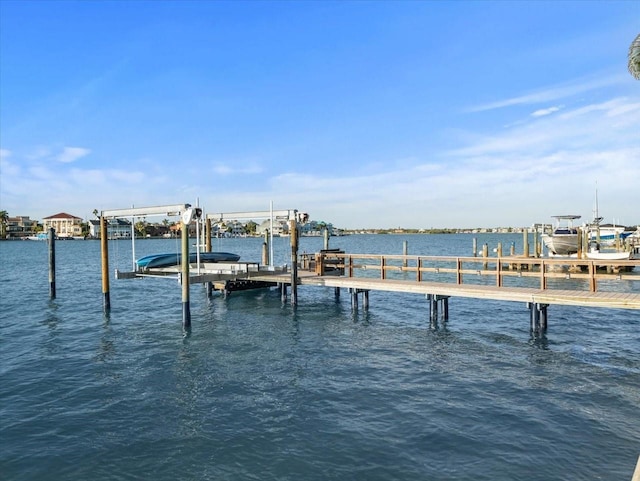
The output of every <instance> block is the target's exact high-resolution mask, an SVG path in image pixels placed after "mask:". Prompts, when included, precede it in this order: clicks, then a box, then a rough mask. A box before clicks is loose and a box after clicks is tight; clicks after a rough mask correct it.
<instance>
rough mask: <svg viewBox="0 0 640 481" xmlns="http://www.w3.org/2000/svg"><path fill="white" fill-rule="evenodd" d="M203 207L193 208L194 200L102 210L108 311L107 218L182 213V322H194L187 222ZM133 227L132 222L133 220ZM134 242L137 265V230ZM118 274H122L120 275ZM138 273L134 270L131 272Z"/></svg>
mask: <svg viewBox="0 0 640 481" xmlns="http://www.w3.org/2000/svg"><path fill="white" fill-rule="evenodd" d="M201 214H202V210H201V209H199V208H192V207H191V204H174V205H161V206H155V207H132V208H130V209H111V210H103V211H102V212H101V213H100V247H101V254H102V297H103V308H104V312H105V314H108V313H109V311H110V310H111V299H110V294H109V247H108V242H107V241H108V233H107V219H120V218H134V217H140V216H148V215H169V216H177V215H179V216H180V220H181V222H182V225H183V227H182V229H181V232H182V278H181V280H182V325H183V326H184V327H189V326H190V325H191V311H190V307H189V232H188V226H189V224H190V223H191V221H192V220H193V219H194V218H197V217H199V216H200V215H201ZM131 228H132V229H133V228H134V226H133V222H132V223H131ZM131 241H132V243H134V244H133V246H134V247H133V249H132V250H133V262H134V266H135V233H134V232H133V231H132V233H131ZM118 277H119V276H118ZM126 277H136V276H135V273H133V275H131V276H126Z"/></svg>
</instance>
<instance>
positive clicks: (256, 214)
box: [100, 203, 309, 328]
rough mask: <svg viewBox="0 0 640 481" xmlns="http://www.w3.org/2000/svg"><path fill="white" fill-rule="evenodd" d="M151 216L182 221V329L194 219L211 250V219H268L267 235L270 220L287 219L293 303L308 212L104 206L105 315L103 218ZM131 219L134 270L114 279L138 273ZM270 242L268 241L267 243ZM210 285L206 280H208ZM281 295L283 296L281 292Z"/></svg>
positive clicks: (105, 252) (104, 249)
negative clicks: (300, 233)
mask: <svg viewBox="0 0 640 481" xmlns="http://www.w3.org/2000/svg"><path fill="white" fill-rule="evenodd" d="M151 215H165V216H180V221H181V223H182V229H181V239H182V249H181V251H182V253H181V269H180V272H179V276H178V279H179V281H180V283H181V285H182V325H183V327H184V328H189V327H190V326H191V311H190V298H189V284H190V277H189V231H188V226H189V224H190V223H191V222H192V221H193V220H194V219H195V220H201V219H203V218H204V219H205V220H206V226H205V232H204V233H205V237H206V248H207V250H208V251H211V221H212V220H216V221H221V220H225V219H234V220H236V219H260V218H263V219H264V218H270V219H271V229H270V232H271V235H273V219H274V218H275V219H281V220H288V221H289V232H290V239H291V304H292V305H296V304H297V283H298V272H297V265H298V226H297V223H298V222H306V221H307V219H308V217H309V216H308V214H306V213H299V212H298V211H297V210H296V209H286V210H276V211H274V210H273V203H272V204H271V209H270V210H268V211H247V212H228V213H216V214H207V215H206V216H203V211H202V209H200V208H199V207H192V206H191V204H186V203H185V204H172V205H161V206H154V207H131V208H128V209H108V210H103V211H102V212H101V213H100V239H101V242H100V245H101V254H102V294H103V308H104V312H105V314H108V313H109V312H110V310H111V300H110V293H109V249H108V242H107V240H108V232H107V219H118V218H134V217H141V216H151ZM198 227H199V222H198V223H196V235H197V239H198V242H197V244H198V254H199V252H200V248H201V243H200V234H199V231H198ZM133 228H134V226H133V222H132V235H131V238H132V243H133V247H132V252H133V262H134V272H131V273H120V272H117V273H116V278H118V279H125V278H133V277H138V273H137V272H135V232H134V231H133ZM270 244H271V245H273V243H272V242H270ZM197 258H198V260H197V265H198V266H199V265H200V260H199V255H198V256H197ZM269 267H270V268H271V269H273V250H271V259H270V262H269ZM209 285H210V283H209ZM283 297H284V295H283Z"/></svg>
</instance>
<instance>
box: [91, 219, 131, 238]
mask: <svg viewBox="0 0 640 481" xmlns="http://www.w3.org/2000/svg"><path fill="white" fill-rule="evenodd" d="M89 236H90V237H93V238H95V239H99V238H100V221H99V220H96V219H91V220H89ZM107 239H131V222H129V221H127V220H125V219H108V220H107Z"/></svg>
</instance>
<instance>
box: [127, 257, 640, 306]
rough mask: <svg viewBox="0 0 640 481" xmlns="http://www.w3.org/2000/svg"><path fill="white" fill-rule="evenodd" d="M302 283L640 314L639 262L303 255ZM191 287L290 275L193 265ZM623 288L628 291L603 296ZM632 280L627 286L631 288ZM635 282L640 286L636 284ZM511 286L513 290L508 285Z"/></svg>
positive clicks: (246, 285) (172, 271)
mask: <svg viewBox="0 0 640 481" xmlns="http://www.w3.org/2000/svg"><path fill="white" fill-rule="evenodd" d="M298 267H299V269H298V271H297V276H296V277H297V285H300V286H321V287H331V288H341V289H350V290H356V291H360V292H362V291H386V292H405V293H413V294H421V295H424V296H438V297H466V298H474V299H488V300H496V301H515V302H524V303H532V304H537V305H552V304H555V305H571V306H585V307H604V308H615V309H640V289H636V288H635V286H636V285H637V286H639V287H640V260H629V261H616V263H615V265H612V264H611V263H610V262H609V263H607V262H606V261H594V260H578V259H575V260H574V259H571V260H558V259H548V258H524V257H502V258H484V257H446V256H402V255H371V254H347V253H341V252H334V253H328V254H327V253H317V254H312V255H306V257H305V256H303V257H302V259H301V262H300V264H299V266H298ZM632 268H633V269H634V270H635V269H637V271H636V272H633V271H632V270H630V269H632ZM179 271H180V268H179V267H178V266H176V267H173V268H165V269H150V270H149V272H147V273H122V274H120V277H121V278H123V277H133V276H167V275H169V276H177V275H179ZM190 272H191V275H190V283H194V284H195V283H206V282H210V283H213V284H214V286H215V288H216V289H218V290H222V291H229V292H230V291H234V290H245V289H251V288H260V287H268V286H274V285H284V286H291V283H292V275H291V272H289V271H286V270H283V269H282V268H268V267H267V266H260V265H259V264H258V263H234V264H201V266H200V269H198V267H197V266H196V265H192V266H191V270H190ZM604 282H609V283H619V282H625V283H627V285H632V286H633V287H632V289H631V291H630V292H620V291H618V290H615V291H614V290H611V289H608V290H602V289H598V286H599V285H600V284H602V283H604ZM629 282H630V284H629ZM636 283H638V284H636ZM507 284H511V285H507Z"/></svg>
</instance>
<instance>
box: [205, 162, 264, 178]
mask: <svg viewBox="0 0 640 481" xmlns="http://www.w3.org/2000/svg"><path fill="white" fill-rule="evenodd" d="M212 171H213V173H214V174H217V175H250V174H260V173H262V172H263V171H264V169H263V168H262V167H261V166H260V165H258V164H257V163H255V162H245V161H241V160H240V161H236V162H233V163H221V162H219V163H215V164H214V165H213V167H212Z"/></svg>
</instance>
